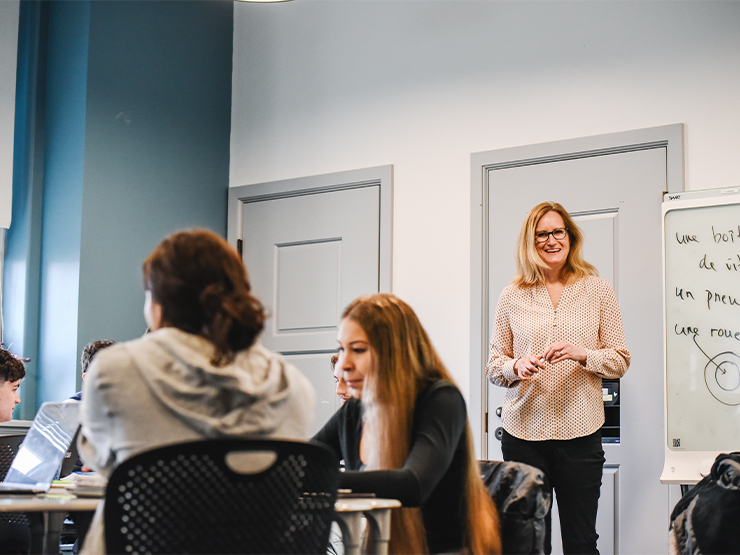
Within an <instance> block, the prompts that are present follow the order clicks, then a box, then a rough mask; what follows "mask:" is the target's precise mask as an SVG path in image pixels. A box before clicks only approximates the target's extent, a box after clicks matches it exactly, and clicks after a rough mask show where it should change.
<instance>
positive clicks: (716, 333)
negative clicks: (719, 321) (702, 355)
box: [710, 328, 740, 341]
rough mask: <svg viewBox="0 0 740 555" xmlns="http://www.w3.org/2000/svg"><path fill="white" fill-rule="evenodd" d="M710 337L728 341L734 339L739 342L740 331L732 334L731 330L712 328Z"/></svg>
mask: <svg viewBox="0 0 740 555" xmlns="http://www.w3.org/2000/svg"><path fill="white" fill-rule="evenodd" d="M710 336H711V337H727V338H730V339H736V340H737V341H740V331H736V332H733V331H732V330H728V329H726V328H712V331H711V332H710Z"/></svg>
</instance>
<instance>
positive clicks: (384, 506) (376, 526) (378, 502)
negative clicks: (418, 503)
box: [334, 497, 401, 555]
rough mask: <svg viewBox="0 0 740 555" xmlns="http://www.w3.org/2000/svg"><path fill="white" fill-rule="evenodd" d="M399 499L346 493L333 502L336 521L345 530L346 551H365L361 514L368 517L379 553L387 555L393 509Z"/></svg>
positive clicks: (354, 554)
mask: <svg viewBox="0 0 740 555" xmlns="http://www.w3.org/2000/svg"><path fill="white" fill-rule="evenodd" d="M400 506H401V502H400V501H397V500H396V499H375V498H357V497H355V498H353V497H343V498H340V499H337V502H336V503H335V504H334V510H335V511H336V517H335V518H336V521H337V524H339V528H340V530H341V531H342V542H343V543H344V554H345V555H359V554H360V553H361V552H362V545H361V543H362V517H363V516H364V517H365V518H366V519H367V522H368V526H369V527H370V534H371V537H372V541H371V542H370V545H371V546H372V548H373V553H374V554H376V555H387V553H388V541H389V540H390V538H391V509H395V508H396V507H400Z"/></svg>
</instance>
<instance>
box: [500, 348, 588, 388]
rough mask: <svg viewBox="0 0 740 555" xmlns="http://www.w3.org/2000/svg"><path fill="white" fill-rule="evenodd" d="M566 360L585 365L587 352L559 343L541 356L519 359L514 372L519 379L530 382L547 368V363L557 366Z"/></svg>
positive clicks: (528, 356)
mask: <svg viewBox="0 0 740 555" xmlns="http://www.w3.org/2000/svg"><path fill="white" fill-rule="evenodd" d="M564 360H575V361H576V362H580V363H581V364H585V362H586V350H585V349H583V348H581V347H577V346H576V345H573V344H572V343H568V342H567V341H557V342H556V343H553V344H552V345H550V346H549V347H548V348H547V349H545V352H544V354H542V355H540V356H537V355H527V356H523V357H521V358H519V359H517V361H516V362H515V363H514V372H515V373H516V375H517V376H519V379H522V380H528V379H530V378H532V376H534V375H535V374H537V373H538V372H539V371H540V370H542V369H543V368H544V367H545V362H549V363H550V364H557V363H558V362H562V361H564Z"/></svg>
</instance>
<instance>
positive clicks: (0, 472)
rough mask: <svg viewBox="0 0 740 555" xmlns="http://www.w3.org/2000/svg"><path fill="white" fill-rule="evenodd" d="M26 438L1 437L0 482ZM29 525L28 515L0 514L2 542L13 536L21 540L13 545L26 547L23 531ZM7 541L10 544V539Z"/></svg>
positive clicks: (20, 435) (23, 436)
mask: <svg viewBox="0 0 740 555" xmlns="http://www.w3.org/2000/svg"><path fill="white" fill-rule="evenodd" d="M25 438H26V434H13V435H9V436H0V482H1V481H3V480H4V479H5V475H6V474H7V473H8V470H9V469H10V465H11V464H12V463H13V459H14V458H15V455H16V453H18V448H19V447H20V446H21V443H23V440H24V439H25ZM28 523H29V521H28V517H27V516H26V513H0V527H2V530H0V540H2V541H3V542H5V541H6V539H7V538H9V537H11V536H12V537H13V538H21V540H18V541H20V543H19V544H15V543H13V544H12V545H25V544H24V542H25V539H24V538H25V532H24V531H23V529H27V528H28ZM19 530H20V531H19ZM7 541H8V542H10V540H9V539H8V540H7ZM14 541H15V540H14ZM28 547H29V548H30V544H28ZM21 551H23V549H21ZM21 551H19V553H20V552H21Z"/></svg>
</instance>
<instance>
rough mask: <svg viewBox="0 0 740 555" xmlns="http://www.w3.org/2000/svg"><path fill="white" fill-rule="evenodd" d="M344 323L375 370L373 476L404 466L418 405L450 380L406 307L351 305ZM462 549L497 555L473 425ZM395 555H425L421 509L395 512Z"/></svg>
mask: <svg viewBox="0 0 740 555" xmlns="http://www.w3.org/2000/svg"><path fill="white" fill-rule="evenodd" d="M343 318H349V319H350V320H353V321H354V322H356V323H357V324H358V325H359V326H360V327H361V328H362V329H363V331H364V332H365V334H366V335H367V337H368V341H369V343H370V346H371V348H372V350H373V352H374V367H373V369H372V371H371V372H370V373H369V375H366V376H365V384H364V387H363V392H362V404H363V408H364V416H363V439H364V441H366V442H368V443H367V445H368V446H369V447H370V449H369V450H368V451H369V456H368V460H367V461H365V463H366V468H367V469H368V470H380V469H393V468H403V466H404V463H405V462H406V459H407V458H408V455H409V451H410V447H411V445H410V442H411V433H412V425H413V415H414V406H415V404H416V399H417V397H418V395H419V393H421V392H422V391H423V390H424V389H426V387H427V386H429V384H431V383H432V382H434V381H437V380H449V381H451V382H452V381H453V380H452V377H451V376H450V374H449V373H448V371H447V369H446V368H445V366H444V364H443V363H442V361H441V359H440V358H439V356H438V355H437V352H436V351H435V350H434V347H433V346H432V343H431V341H430V340H429V337H428V336H427V333H426V331H424V328H423V327H422V325H421V323H420V322H419V319H418V318H417V316H416V314H415V313H414V311H413V310H412V309H411V307H410V306H409V305H407V304H406V303H405V302H403V301H402V300H401V299H399V298H397V297H395V296H393V295H390V294H386V293H379V294H375V295H368V296H365V297H360V298H359V299H356V300H355V301H353V302H352V303H351V304H350V305H349V306H348V307H347V308H346V309H345V311H344V314H343ZM466 444H467V453H468V457H467V458H468V460H467V471H466V490H465V493H464V496H465V507H466V508H467V512H466V533H465V547H466V549H467V551H468V552H471V553H476V554H478V553H500V552H501V540H500V536H499V526H498V514H497V512H496V507H495V505H494V504H493V501H492V500H491V498H490V496H489V494H488V491H487V490H486V488H485V486H484V485H483V482H482V480H481V478H480V471H479V469H478V464H477V461H476V460H475V455H474V451H473V440H472V434H471V432H470V425H469V424H466ZM389 549H390V552H391V553H427V552H428V547H427V543H426V531H425V529H424V523H423V521H422V516H421V510H420V509H418V508H402V509H394V510H393V514H392V517H391V541H390V546H389Z"/></svg>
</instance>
